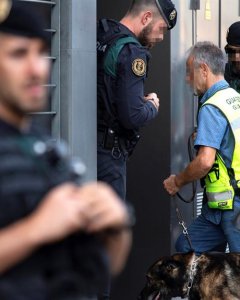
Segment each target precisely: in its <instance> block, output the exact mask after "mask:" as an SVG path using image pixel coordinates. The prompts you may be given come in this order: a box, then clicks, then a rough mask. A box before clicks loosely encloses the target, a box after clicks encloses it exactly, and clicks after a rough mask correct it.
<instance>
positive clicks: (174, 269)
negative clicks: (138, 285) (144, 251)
mask: <svg viewBox="0 0 240 300" xmlns="http://www.w3.org/2000/svg"><path fill="white" fill-rule="evenodd" d="M194 258H195V254H194V253H193V252H190V253H185V254H184V253H179V254H174V255H172V256H168V257H167V256H165V257H161V258H160V259H159V260H158V261H157V262H155V263H154V264H153V265H152V266H151V267H150V268H149V270H148V272H147V275H146V278H147V283H146V285H145V287H144V289H143V290H142V292H141V294H140V296H139V298H138V299H139V300H170V299H171V298H172V297H177V296H180V297H185V296H186V294H187V291H188V281H189V272H190V268H191V264H192V262H193V260H194Z"/></svg>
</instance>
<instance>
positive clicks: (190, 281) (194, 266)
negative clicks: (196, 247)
mask: <svg viewBox="0 0 240 300" xmlns="http://www.w3.org/2000/svg"><path fill="white" fill-rule="evenodd" d="M199 259H200V256H199V257H197V256H196V255H195V254H194V259H193V261H192V263H191V267H190V274H189V279H188V285H187V297H188V296H189V294H190V290H191V288H192V286H193V281H194V278H195V276H196V273H197V266H198V260H199Z"/></svg>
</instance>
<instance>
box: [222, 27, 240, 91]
mask: <svg viewBox="0 0 240 300" xmlns="http://www.w3.org/2000/svg"><path fill="white" fill-rule="evenodd" d="M225 51H226V53H227V55H228V63H227V64H226V68H225V74H224V76H225V79H226V80H227V82H228V83H229V84H230V86H231V87H232V88H234V89H235V90H236V91H237V92H238V93H240V21H238V22H235V23H233V24H232V25H231V26H230V27H229V29H228V31H227V45H226V46H225Z"/></svg>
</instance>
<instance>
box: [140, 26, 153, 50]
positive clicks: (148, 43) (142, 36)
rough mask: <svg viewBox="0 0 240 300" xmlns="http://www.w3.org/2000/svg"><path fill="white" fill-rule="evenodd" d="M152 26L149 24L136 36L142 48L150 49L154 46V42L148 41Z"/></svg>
mask: <svg viewBox="0 0 240 300" xmlns="http://www.w3.org/2000/svg"><path fill="white" fill-rule="evenodd" d="M152 28H153V25H152V24H149V25H147V26H146V27H145V28H143V30H142V31H141V32H140V34H139V35H138V40H139V42H140V43H141V44H142V45H143V46H144V47H147V48H149V49H151V48H152V47H153V46H154V44H155V43H154V42H152V41H150V40H149V35H150V33H151V32H152Z"/></svg>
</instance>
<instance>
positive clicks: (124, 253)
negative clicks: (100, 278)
mask: <svg viewBox="0 0 240 300" xmlns="http://www.w3.org/2000/svg"><path fill="white" fill-rule="evenodd" d="M102 240H103V242H104V245H105V247H106V250H107V252H108V255H109V262H110V271H111V274H112V275H117V274H118V273H120V272H121V271H122V269H123V268H124V266H125V263H126V261H127V258H128V254H129V252H130V249H131V245H132V231H131V229H130V228H129V229H127V228H126V229H123V230H119V231H117V232H114V233H112V234H111V233H110V234H106V235H103V236H102Z"/></svg>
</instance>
